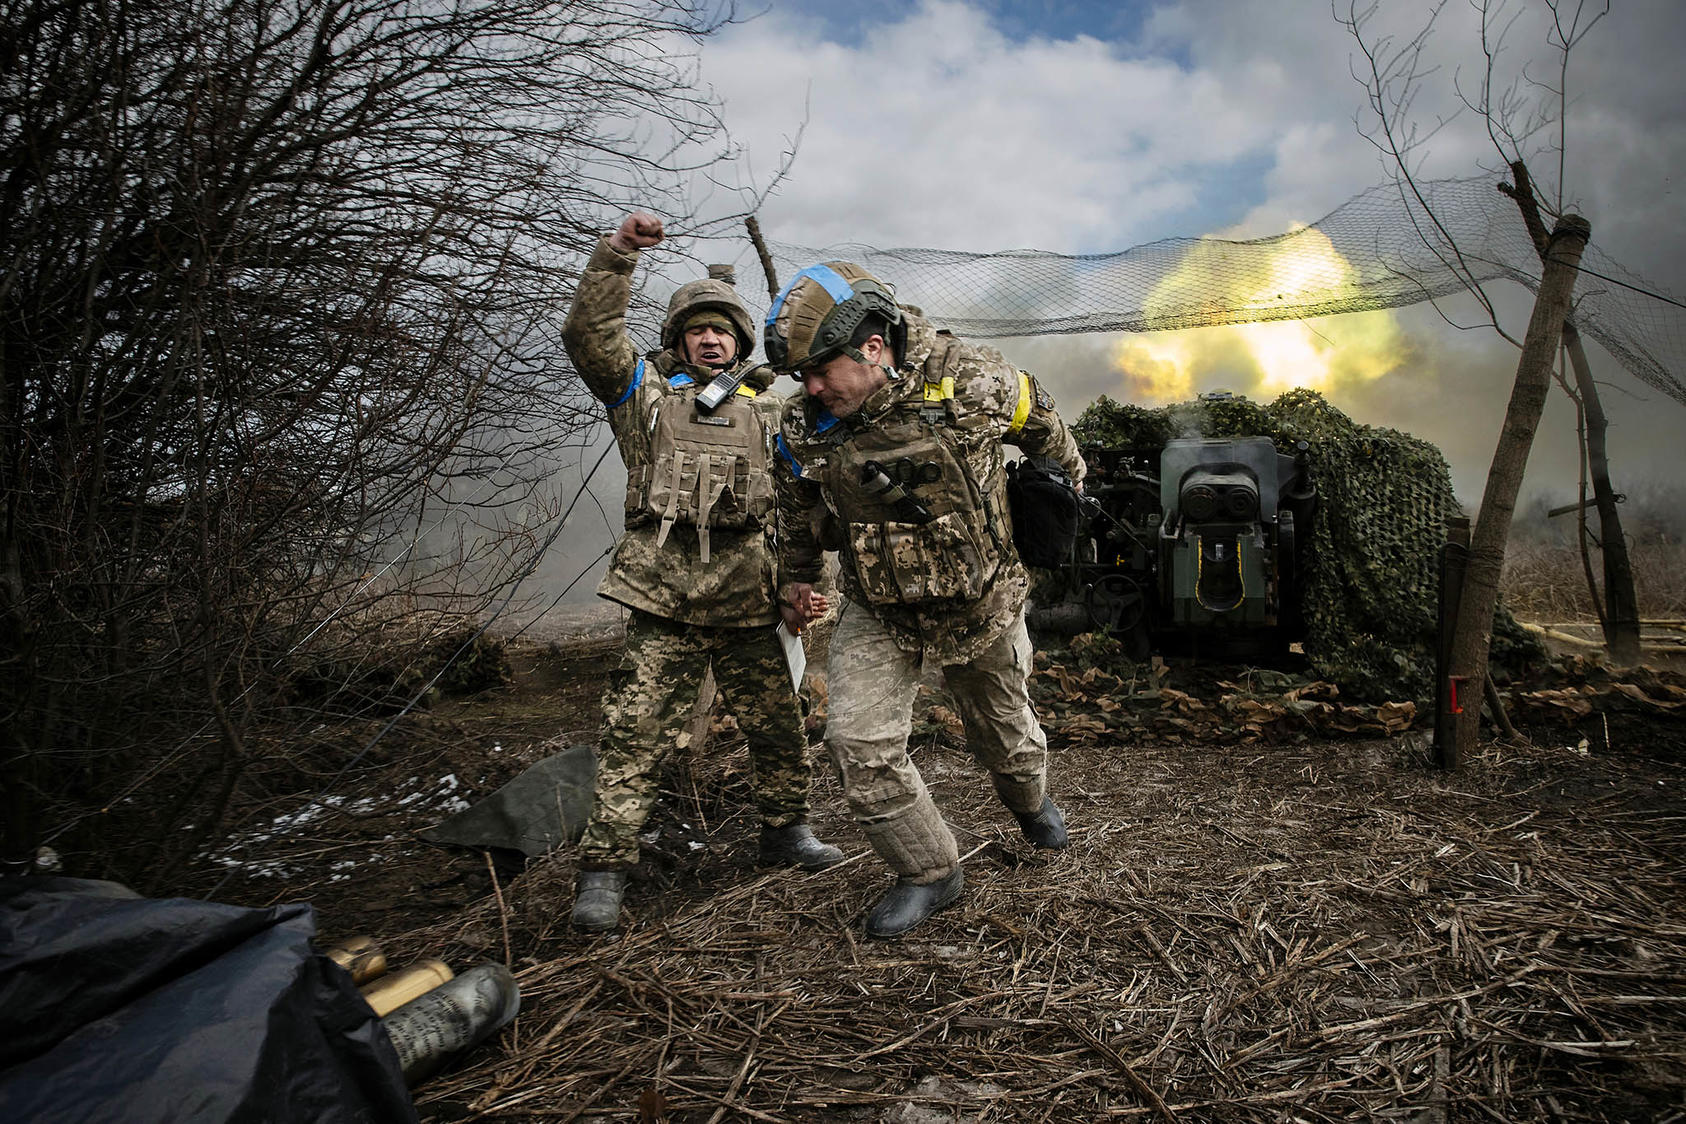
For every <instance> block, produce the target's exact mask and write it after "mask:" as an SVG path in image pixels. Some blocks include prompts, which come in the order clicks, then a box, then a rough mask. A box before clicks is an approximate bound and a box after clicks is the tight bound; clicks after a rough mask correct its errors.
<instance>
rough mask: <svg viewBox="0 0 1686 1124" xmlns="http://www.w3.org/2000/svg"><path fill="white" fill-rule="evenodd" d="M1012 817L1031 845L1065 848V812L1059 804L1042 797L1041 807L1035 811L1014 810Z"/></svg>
mask: <svg viewBox="0 0 1686 1124" xmlns="http://www.w3.org/2000/svg"><path fill="white" fill-rule="evenodd" d="M1013 818H1014V819H1016V820H1018V821H1019V830H1020V831H1022V832H1024V837H1025V838H1026V839H1028V840H1030V845H1031V846H1032V847H1040V848H1042V849H1043V850H1045V851H1063V850H1065V846H1066V843H1067V842H1068V840H1067V839H1066V834H1065V813H1063V812H1061V811H1060V806H1059V805H1058V804H1056V803H1054V802H1053V801H1052V800H1050V799H1048V798H1047V797H1046V796H1044V797H1043V798H1042V807H1041V808H1040V809H1039V810H1038V811H1035V812H1014V813H1013Z"/></svg>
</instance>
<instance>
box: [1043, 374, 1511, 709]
mask: <svg viewBox="0 0 1686 1124" xmlns="http://www.w3.org/2000/svg"><path fill="white" fill-rule="evenodd" d="M1073 430H1074V432H1075V434H1076V436H1077V440H1078V443H1079V444H1081V445H1084V446H1101V447H1105V448H1115V449H1128V448H1140V447H1163V446H1164V445H1165V443H1166V442H1167V441H1169V440H1171V439H1172V438H1175V437H1245V436H1260V437H1268V438H1270V439H1271V440H1272V441H1273V442H1275V444H1276V447H1277V448H1278V449H1279V450H1282V451H1290V450H1292V449H1293V448H1294V443H1295V442H1296V441H1304V442H1306V443H1307V445H1309V446H1310V448H1309V449H1308V452H1307V455H1308V456H1309V458H1310V461H1311V470H1312V476H1313V479H1314V481H1315V483H1316V485H1317V489H1318V501H1317V513H1316V515H1315V517H1314V518H1313V520H1312V527H1311V543H1312V549H1311V557H1310V560H1309V563H1308V567H1307V572H1306V573H1305V576H1304V578H1305V580H1304V598H1303V601H1302V612H1303V614H1304V617H1305V623H1306V639H1305V644H1304V646H1305V652H1306V656H1307V658H1308V659H1309V660H1310V662H1311V666H1312V670H1313V671H1314V672H1316V674H1317V675H1318V676H1320V677H1322V678H1325V679H1328V680H1330V681H1332V682H1334V683H1336V684H1338V685H1339V686H1340V688H1341V690H1342V691H1343V692H1344V693H1346V694H1348V695H1350V696H1352V697H1355V698H1362V699H1370V700H1373V701H1382V700H1389V699H1398V700H1405V699H1415V700H1426V699H1428V698H1430V697H1431V696H1432V694H1433V689H1434V644H1435V638H1436V635H1437V608H1438V602H1439V565H1440V562H1439V559H1440V549H1441V546H1442V544H1444V543H1445V541H1446V521H1447V519H1449V518H1450V517H1452V516H1455V515H1461V514H1462V509H1461V508H1460V507H1459V506H1458V502H1457V500H1456V499H1455V498H1454V497H1453V493H1452V477H1451V472H1450V470H1449V469H1448V467H1447V464H1446V458H1445V457H1444V456H1443V455H1442V454H1441V452H1440V450H1439V449H1437V448H1435V447H1434V445H1432V444H1430V443H1429V442H1427V441H1423V440H1421V439H1420V438H1416V437H1412V436H1411V435H1410V434H1407V433H1401V432H1400V431H1398V430H1395V429H1385V428H1380V427H1376V426H1368V425H1359V424H1358V423H1356V422H1354V421H1353V420H1352V419H1351V418H1348V417H1347V416H1346V415H1345V414H1343V413H1341V412H1340V411H1339V410H1337V409H1335V408H1334V407H1333V406H1331V405H1329V403H1328V402H1326V401H1325V400H1324V398H1323V396H1322V395H1321V394H1318V393H1317V392H1315V391H1310V390H1291V391H1289V392H1287V393H1286V394H1284V395H1282V396H1281V397H1280V398H1278V399H1276V401H1274V402H1272V403H1270V404H1269V405H1268V406H1261V405H1259V404H1257V403H1254V402H1251V401H1249V400H1247V399H1245V398H1227V399H1202V400H1198V401H1194V402H1183V403H1178V404H1175V405H1171V406H1165V407H1161V408H1159V409H1146V408H1143V407H1140V406H1130V405H1123V404H1120V403H1118V402H1114V401H1113V400H1112V399H1110V398H1107V397H1104V396H1103V397H1101V398H1100V399H1099V400H1097V401H1096V402H1094V403H1093V404H1092V405H1090V406H1089V407H1088V408H1087V409H1085V410H1084V411H1083V413H1082V414H1081V415H1080V416H1079V417H1078V419H1077V422H1076V423H1075V425H1074V426H1073ZM1543 655H1544V652H1543V650H1541V649H1540V647H1539V645H1538V642H1537V641H1535V640H1534V639H1533V638H1532V637H1531V636H1530V635H1529V634H1528V633H1526V632H1525V631H1523V630H1522V628H1521V627H1520V626H1519V625H1518V624H1517V623H1516V621H1515V619H1514V618H1512V617H1511V615H1510V614H1509V613H1508V612H1507V611H1506V610H1505V609H1504V607H1503V606H1500V607H1499V611H1498V612H1497V613H1496V614H1495V617H1494V626H1493V654H1492V658H1493V662H1494V663H1495V664H1496V665H1498V666H1501V667H1502V666H1510V665H1512V664H1514V663H1517V662H1522V661H1526V660H1528V659H1532V658H1540V657H1543Z"/></svg>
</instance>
